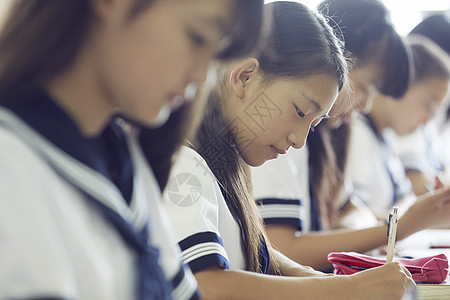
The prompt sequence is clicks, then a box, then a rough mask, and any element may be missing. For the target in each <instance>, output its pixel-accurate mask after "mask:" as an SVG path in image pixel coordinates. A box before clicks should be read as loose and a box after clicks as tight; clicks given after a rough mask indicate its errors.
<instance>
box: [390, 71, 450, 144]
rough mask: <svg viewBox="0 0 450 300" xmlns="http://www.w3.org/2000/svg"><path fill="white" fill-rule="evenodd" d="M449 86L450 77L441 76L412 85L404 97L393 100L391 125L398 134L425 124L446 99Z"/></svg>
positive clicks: (406, 132) (408, 131)
mask: <svg viewBox="0 0 450 300" xmlns="http://www.w3.org/2000/svg"><path fill="white" fill-rule="evenodd" d="M448 87H449V82H448V79H446V78H440V77H434V78H430V79H428V80H425V81H419V82H417V83H415V84H413V85H411V87H410V88H409V89H408V91H407V92H406V94H405V96H403V98H402V99H399V100H396V101H395V102H393V107H394V114H393V117H392V121H391V127H392V128H393V129H394V130H395V131H396V133H397V134H399V135H406V134H409V133H412V132H413V131H414V130H416V129H417V128H418V127H419V126H420V125H423V124H425V123H426V122H427V121H428V120H430V119H431V118H432V117H433V116H434V114H435V112H436V110H437V109H438V107H439V106H440V104H441V103H442V101H443V100H444V99H445V97H446V95H447V91H448Z"/></svg>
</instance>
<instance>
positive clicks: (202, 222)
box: [163, 147, 269, 273]
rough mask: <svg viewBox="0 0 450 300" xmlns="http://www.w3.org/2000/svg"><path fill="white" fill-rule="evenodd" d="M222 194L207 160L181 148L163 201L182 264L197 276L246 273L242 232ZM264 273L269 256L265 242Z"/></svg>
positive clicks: (263, 245) (188, 149)
mask: <svg viewBox="0 0 450 300" xmlns="http://www.w3.org/2000/svg"><path fill="white" fill-rule="evenodd" d="M222 192H223V191H222V190H221V188H220V186H219V183H218V182H217V180H216V178H215V176H214V174H213V173H212V171H211V169H210V168H209V166H208V165H207V164H206V162H205V160H204V159H203V158H202V157H201V156H200V155H199V154H198V153H197V152H196V151H195V150H193V149H191V148H188V147H182V148H181V150H180V152H179V154H178V156H177V158H176V162H175V164H174V166H173V168H172V170H171V174H170V176H169V182H168V185H167V187H166V189H165V191H164V194H163V197H164V201H165V203H166V207H167V211H168V215H169V218H170V223H171V225H172V228H173V230H174V232H175V236H176V239H177V241H178V243H179V245H180V247H181V250H182V256H183V260H184V261H185V262H186V263H187V264H188V265H189V266H190V268H191V269H192V271H193V272H194V273H196V272H199V271H202V270H205V269H207V268H209V267H212V266H218V267H219V268H222V269H230V270H244V269H245V267H246V257H245V252H244V249H243V243H242V235H241V233H242V228H241V227H240V225H239V224H240V223H239V222H238V221H237V220H236V219H235V218H234V216H233V213H232V211H231V210H230V208H229V207H228V206H227V203H226V201H225V198H224V197H223V194H222ZM262 250H263V253H262V255H261V262H262V268H261V269H262V272H263V273H266V272H267V270H268V267H269V255H268V250H267V247H266V244H265V241H262Z"/></svg>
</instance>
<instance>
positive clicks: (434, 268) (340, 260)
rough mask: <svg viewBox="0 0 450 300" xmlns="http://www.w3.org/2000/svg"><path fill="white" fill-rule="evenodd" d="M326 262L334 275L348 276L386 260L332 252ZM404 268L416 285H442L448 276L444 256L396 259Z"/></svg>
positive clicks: (377, 265)
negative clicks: (331, 267)
mask: <svg viewBox="0 0 450 300" xmlns="http://www.w3.org/2000/svg"><path fill="white" fill-rule="evenodd" d="M328 261H329V262H330V263H332V264H333V267H334V274H338V275H349V274H353V273H356V272H360V271H362V270H366V269H370V268H373V267H379V266H382V265H384V264H385V263H386V260H383V259H379V258H375V257H372V256H368V255H364V254H360V253H356V252H332V253H330V254H328ZM395 261H397V262H399V263H401V264H402V265H403V266H405V267H406V268H407V269H408V270H409V272H410V273H411V275H412V278H413V280H414V281H415V282H416V283H419V282H420V283H442V282H444V281H445V279H446V278H447V276H448V259H447V257H446V256H445V255H444V254H438V255H433V256H427V257H420V258H396V259H395Z"/></svg>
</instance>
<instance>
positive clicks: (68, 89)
mask: <svg viewBox="0 0 450 300" xmlns="http://www.w3.org/2000/svg"><path fill="white" fill-rule="evenodd" d="M84 52H86V51H84ZM92 65H93V64H91V63H90V62H89V57H88V56H87V55H85V54H83V51H80V54H79V55H78V57H77V58H76V59H75V61H74V62H73V63H72V65H70V66H69V67H68V68H67V69H66V70H64V71H63V72H62V73H60V74H58V75H57V76H56V77H54V78H53V79H51V80H50V81H49V82H47V84H46V85H45V88H46V90H47V92H48V93H49V94H50V95H51V96H52V97H53V99H54V100H55V101H56V102H57V103H58V104H59V105H60V106H61V107H62V108H63V109H64V110H65V111H66V112H67V113H68V114H69V115H70V116H71V117H72V118H73V119H74V121H75V123H76V124H77V126H78V128H79V129H80V131H81V132H82V134H84V135H85V136H95V135H98V134H99V133H100V132H101V131H102V130H103V129H104V127H105V126H106V124H107V123H108V121H109V119H110V118H111V116H112V113H113V106H112V105H111V103H110V102H109V101H108V99H107V97H106V96H105V94H104V93H102V89H101V85H100V82H99V80H98V78H97V76H96V73H95V72H94V70H93V68H92Z"/></svg>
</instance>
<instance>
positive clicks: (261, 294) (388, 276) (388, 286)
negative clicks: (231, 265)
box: [195, 262, 414, 300]
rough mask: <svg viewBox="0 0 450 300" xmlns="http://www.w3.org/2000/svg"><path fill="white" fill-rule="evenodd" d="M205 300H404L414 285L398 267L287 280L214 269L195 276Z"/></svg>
mask: <svg viewBox="0 0 450 300" xmlns="http://www.w3.org/2000/svg"><path fill="white" fill-rule="evenodd" d="M195 277H196V279H197V281H198V283H199V286H200V288H201V290H202V294H203V299H205V300H208V299H215V300H220V299H246V300H251V299H321V300H322V299H335V300H339V299H346V300H349V299H401V297H402V295H403V294H404V292H405V290H406V289H407V288H409V287H411V286H414V283H413V281H412V279H411V277H410V274H409V272H408V271H407V270H406V269H405V268H403V267H402V266H401V265H400V264H398V263H395V262H394V263H390V264H387V265H385V266H383V267H379V268H373V269H371V270H366V271H362V272H359V273H356V274H353V275H350V276H314V277H302V278H299V277H284V276H273V275H262V274H257V273H250V272H246V271H231V270H222V269H219V268H218V267H212V268H209V269H206V270H203V271H200V272H197V273H196V274H195Z"/></svg>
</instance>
